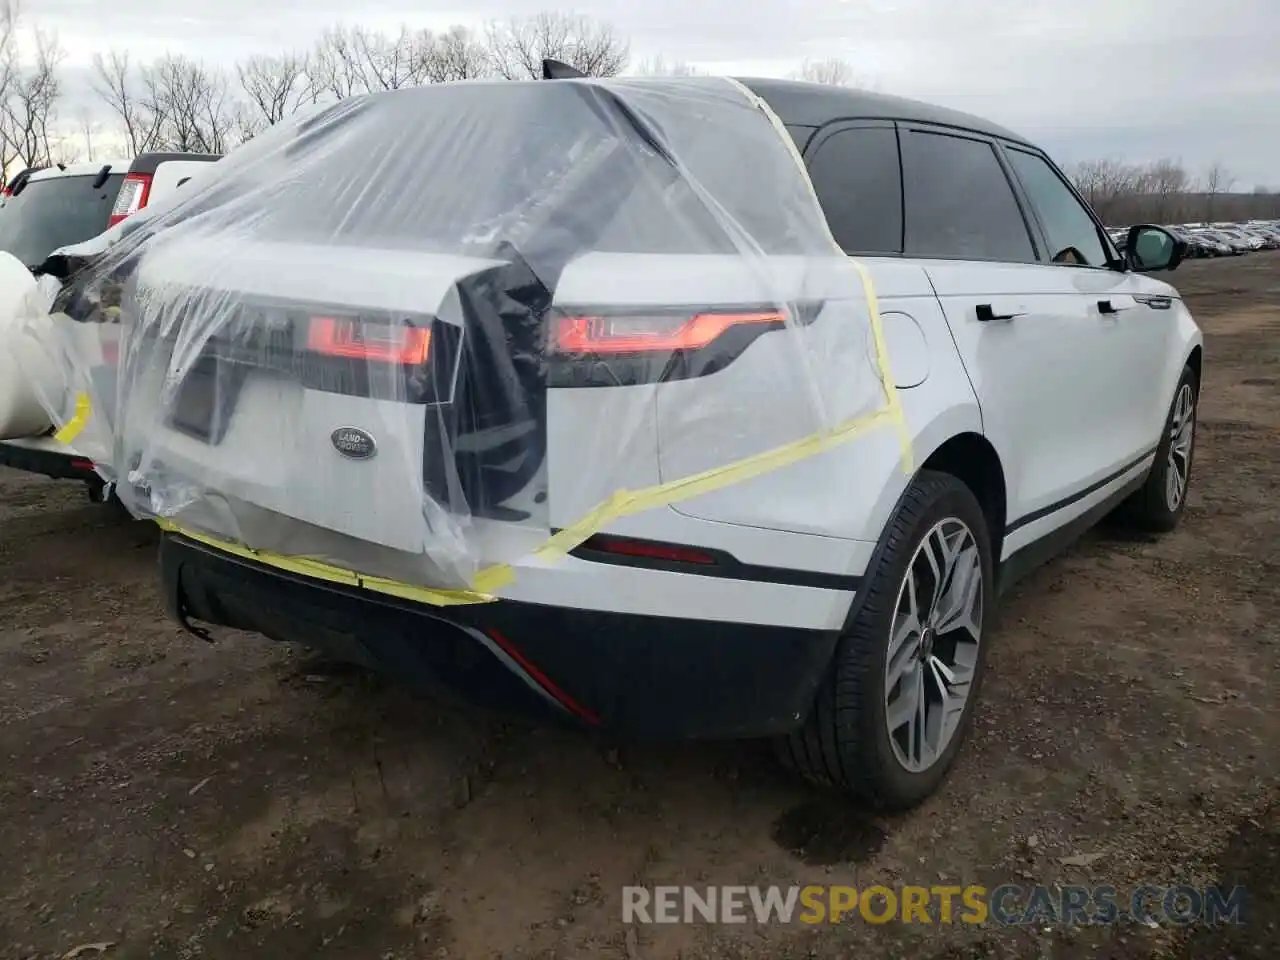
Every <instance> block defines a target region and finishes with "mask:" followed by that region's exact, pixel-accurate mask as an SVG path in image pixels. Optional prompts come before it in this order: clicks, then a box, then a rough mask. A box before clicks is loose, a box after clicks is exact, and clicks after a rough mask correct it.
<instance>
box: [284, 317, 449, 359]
mask: <svg viewBox="0 0 1280 960" xmlns="http://www.w3.org/2000/svg"><path fill="white" fill-rule="evenodd" d="M307 348H308V349H309V350H311V351H312V352H314V353H320V354H324V355H325V356H329V357H347V358H350V359H356V360H371V361H375V362H379V363H400V364H406V365H416V364H420V363H425V362H426V360H427V357H428V356H429V355H430V353H431V330H430V329H429V328H426V327H407V326H391V325H388V324H375V323H363V322H361V321H359V320H352V319H349V318H344V317H312V318H311V326H310V327H309V329H308V332H307Z"/></svg>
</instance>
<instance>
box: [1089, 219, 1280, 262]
mask: <svg viewBox="0 0 1280 960" xmlns="http://www.w3.org/2000/svg"><path fill="white" fill-rule="evenodd" d="M1165 229H1166V230H1168V231H1169V232H1170V233H1172V234H1173V235H1174V236H1176V237H1177V238H1178V239H1179V240H1182V241H1183V242H1184V243H1186V245H1187V255H1188V256H1190V257H1238V256H1243V255H1244V254H1246V253H1253V252H1254V251H1257V250H1280V220H1249V221H1247V222H1245V223H1179V224H1166V225H1165ZM1107 233H1108V234H1109V235H1110V237H1111V239H1112V241H1113V242H1114V243H1115V244H1116V246H1117V247H1118V248H1119V249H1122V250H1123V249H1124V244H1125V242H1126V238H1127V236H1128V233H1129V228H1128V227H1108V228H1107Z"/></svg>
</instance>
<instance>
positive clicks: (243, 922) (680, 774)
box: [0, 254, 1280, 960]
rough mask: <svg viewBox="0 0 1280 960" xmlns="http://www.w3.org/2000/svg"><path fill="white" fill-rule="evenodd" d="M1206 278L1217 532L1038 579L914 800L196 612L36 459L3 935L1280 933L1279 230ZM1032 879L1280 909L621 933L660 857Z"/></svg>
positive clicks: (1250, 953) (11, 643) (847, 871)
mask: <svg viewBox="0 0 1280 960" xmlns="http://www.w3.org/2000/svg"><path fill="white" fill-rule="evenodd" d="M1173 276H1174V279H1175V280H1176V281H1177V283H1178V285H1179V286H1180V288H1181V289H1182V290H1183V292H1184V294H1185V295H1186V296H1187V298H1188V300H1189V302H1190V303H1191V306H1192V309H1193V310H1194V311H1195V313H1196V315H1197V318H1198V319H1199V320H1200V322H1201V324H1202V326H1204V328H1205V330H1206V337H1207V343H1206V359H1205V370H1206V380H1205V384H1204V388H1203V391H1202V394H1201V411H1200V432H1199V441H1198V443H1199V445H1198V449H1197V458H1196V463H1195V466H1194V468H1193V480H1192V491H1191V497H1190V501H1189V505H1188V508H1187V514H1186V517H1185V519H1184V523H1183V525H1182V527H1181V528H1180V529H1179V530H1178V531H1177V532H1176V533H1175V534H1173V535H1170V536H1168V537H1166V538H1164V539H1161V540H1158V541H1157V540H1146V539H1134V538H1132V537H1128V538H1126V537H1123V536H1121V535H1119V534H1118V533H1116V532H1108V531H1103V532H1099V533H1095V534H1093V535H1090V536H1089V537H1088V538H1087V539H1086V540H1085V541H1083V542H1082V543H1081V544H1080V545H1079V546H1078V547H1076V548H1075V549H1074V550H1073V551H1072V552H1071V553H1069V554H1068V555H1066V556H1065V557H1063V558H1061V559H1060V560H1058V561H1056V562H1055V563H1053V564H1052V565H1050V566H1048V567H1046V568H1044V569H1042V570H1040V571H1039V572H1038V573H1037V574H1035V575H1033V576H1032V577H1031V578H1030V579H1029V580H1028V581H1026V582H1025V583H1024V584H1023V585H1022V586H1021V587H1020V588H1019V589H1018V590H1017V592H1016V594H1015V596H1014V597H1013V598H1011V600H1010V601H1008V602H1007V603H1006V604H1005V606H1004V608H1003V612H1002V620H1001V627H1000V630H999V632H998V633H997V634H996V635H995V636H994V638H993V639H992V641H991V642H992V643H993V646H992V648H991V651H990V661H989V664H990V672H989V674H988V677H987V681H986V687H985V689H984V696H983V702H982V704H981V705H980V707H979V710H978V714H977V723H976V727H975V737H974V739H973V741H972V742H971V744H970V746H969V747H968V748H967V749H966V751H965V752H964V754H963V755H962V758H961V761H960V763H959V765H958V767H957V770H956V772H955V774H954V775H953V776H952V778H951V779H950V780H949V782H948V783H947V785H946V786H945V788H944V789H943V790H942V792H941V793H940V794H939V795H938V796H936V797H935V798H933V799H932V800H931V801H929V802H928V803H927V804H926V805H925V806H924V807H923V808H921V809H920V810H918V811H916V812H915V813H913V814H911V815H908V816H904V817H895V818H891V819H880V818H875V817H872V816H870V815H867V814H865V813H863V812H860V811H859V810H857V809H851V808H849V807H847V806H844V805H842V804H840V803H839V802H838V801H834V800H833V799H831V798H830V797H827V796H824V795H823V794H821V793H817V792H812V791H808V790H806V789H804V788H803V787H802V786H799V785H797V784H796V783H795V782H793V781H791V780H790V779H788V778H787V777H786V776H785V775H784V774H782V773H781V772H779V771H778V770H777V768H776V767H775V766H774V764H773V762H772V760H771V757H770V755H769V753H768V751H767V749H765V748H763V747H761V746H760V745H757V744H712V745H706V744H693V745H690V744H643V745H629V744H616V743H610V742H606V741H601V740H598V739H595V738H592V737H590V736H588V735H585V734H580V733H577V732H574V731H566V730H560V729H549V728H540V727H536V726H531V725H528V724H524V723H521V722H513V721H510V720H504V719H501V718H498V717H495V716H492V715H489V714H484V713H480V712H478V711H475V710H471V709H467V708H463V707H457V706H453V705H441V704H436V703H432V702H429V701H423V700H421V699H415V698H414V697H412V696H410V695H409V694H407V693H405V692H403V691H401V690H399V689H397V688H395V687H394V686H393V685H388V684H386V683H382V682H380V681H377V680H375V679H373V678H370V677H368V676H366V675H363V674H361V673H359V672H356V671H353V670H348V669H343V668H341V667H339V666H338V665H334V664H330V663H327V662H324V661H322V660H319V659H317V658H316V657H315V656H313V655H311V654H309V653H307V652H305V651H300V650H295V649H291V648H285V647H277V646H274V645H272V644H270V643H269V642H267V641H265V640H261V639H260V638H256V637H251V636H243V635H238V634H233V633H230V632H223V633H220V634H219V642H218V643H217V644H216V645H214V646H209V645H205V644H203V643H201V642H200V641H197V640H195V639H193V638H191V637H189V636H187V635H185V634H183V633H182V632H181V631H180V630H179V629H178V628H177V627H175V626H174V625H173V624H172V623H170V622H169V621H168V620H166V619H165V618H164V616H163V614H162V611H161V609H160V605H159V603H158V601H157V597H156V590H155V585H154V576H155V552H154V546H155V541H156V535H155V532H154V530H153V528H152V527H151V526H150V525H148V524H142V523H129V522H124V521H121V520H118V519H115V518H113V516H112V515H111V514H110V513H109V512H107V511H105V510H103V509H102V508H95V507H92V506H90V505H88V504H87V503H85V498H84V494H83V492H82V491H81V490H80V489H79V488H78V487H76V486H75V485H65V484H56V483H53V482H49V481H44V480H39V479H32V478H28V477H26V476H23V475H21V474H17V473H13V472H9V471H5V470H3V469H0V762H3V764H4V773H3V776H2V777H0V870H2V871H3V873H2V874H0V957H3V958H5V960H8V958H15V960H17V958H22V960H26V958H31V957H39V958H46V957H49V958H52V957H63V956H64V955H66V954H67V953H68V952H69V951H71V952H74V950H75V948H77V947H80V946H84V945H88V944H97V945H99V946H101V945H103V944H111V946H109V947H107V948H106V951H105V953H104V954H103V955H104V956H106V957H108V958H114V957H144V956H155V957H166V958H168V957H173V958H178V957H197V956H199V957H235V958H270V960H283V958H292V957H352V958H361V960H365V958H368V960H380V958H396V960H400V958H411V957H430V958H434V957H455V958H456V957H468V958H469V957H477V958H488V957H499V956H501V957H508V958H516V957H528V958H535V957H537V958H561V957H565V958H568V957H584V958H586V957H602V958H619V960H622V958H626V960H635V958H645V960H660V958H675V957H683V958H686V960H691V958H701V957H707V958H711V957H723V958H752V957H760V958H765V957H768V958H788V957H809V956H813V957H823V958H825V957H840V956H846V957H854V956H857V957H859V958H868V960H870V958H878V957H921V958H926V960H928V958H937V960H942V958H957V960H958V958H964V957H975V958H976V957H1010V958H1015V957H1016V958H1023V957H1028V958H1030V957H1046V958H1084V957H1113V958H1140V957H1143V958H1145V957H1177V958H1192V957H1226V956H1228V955H1231V956H1235V957H1238V958H1243V957H1272V956H1274V955H1275V953H1274V951H1275V947H1274V943H1275V938H1276V937H1277V935H1280V928H1278V927H1277V923H1278V922H1280V895H1278V894H1277V882H1278V881H1277V879H1276V877H1277V875H1280V871H1278V870H1277V867H1280V807H1276V806H1273V805H1274V804H1276V801H1277V799H1278V798H1280V790H1278V789H1277V787H1278V784H1280V780H1278V779H1277V775H1278V774H1280V710H1278V709H1277V698H1276V695H1275V693H1274V685H1275V680H1276V673H1277V669H1276V660H1277V656H1278V655H1280V626H1277V623H1278V621H1280V586H1278V585H1277V584H1280V549H1278V548H1277V544H1280V494H1278V491H1280V254H1256V255H1253V256H1249V257H1245V258H1239V259H1233V260H1222V261H1196V262H1192V263H1190V264H1187V265H1185V266H1184V267H1183V268H1182V269H1181V270H1179V271H1178V272H1177V273H1176V274H1174V275H1173ZM1122 322H1123V321H1122ZM1085 854H1087V855H1095V854H1096V855H1098V856H1096V857H1095V856H1084V857H1082V856H1081V855H1085ZM1064 857H1066V858H1076V862H1077V863H1079V862H1082V861H1088V866H1087V867H1081V866H1076V865H1068V864H1063V862H1062V859H1063V858H1064ZM1001 882H1015V883H1022V884H1028V883H1035V882H1043V883H1055V882H1060V883H1087V884H1101V883H1110V884H1114V885H1116V886H1118V887H1121V888H1122V889H1123V888H1125V887H1128V886H1133V885H1137V884H1140V883H1144V882H1149V883H1153V884H1165V885H1168V884H1174V883H1189V884H1210V883H1225V884H1228V885H1231V884H1236V883H1240V884H1244V885H1246V886H1247V887H1248V888H1249V890H1250V893H1251V897H1252V902H1251V906H1250V909H1249V912H1248V914H1247V915H1246V920H1247V921H1248V922H1247V923H1246V925H1244V926H1243V927H1236V928H1222V929H1218V930H1208V929H1194V928H1193V929H1191V930H1189V931H1176V930H1172V929H1168V928H1165V929H1149V928H1146V927H1141V926H1136V927H1135V926H1125V927H1116V928H1088V929H1080V928H1078V929H1075V930H1055V931H1045V930H1043V929H1041V928H1038V927H1035V928H1020V929H999V928H993V927H990V926H986V927H965V926H960V925H956V926H932V927H922V926H911V927H906V926H899V925H889V926H873V925H870V924H867V923H864V922H863V921H861V920H860V919H856V918H854V919H852V920H849V921H847V922H846V923H844V924H842V925H840V926H838V927H825V928H807V927H801V926H799V925H797V926H794V927H791V926H787V927H783V926H771V927H758V926H756V925H754V924H750V925H747V926H730V927H708V926H703V925H690V926H683V925H680V926H663V927H642V928H638V929H635V930H633V931H632V932H631V933H630V934H628V932H627V931H626V930H624V928H623V927H622V926H621V924H620V914H621V910H620V904H621V893H620V891H621V888H622V886H624V885H626V884H632V883H641V884H649V885H653V884H663V883H674V884H696V885H704V884H713V883H718V884H769V883H778V884H785V885H790V884H792V883H823V884H850V885H854V886H858V887H865V886H868V885H871V884H875V883H883V884H887V885H890V886H893V885H895V884H913V883H922V884H925V885H930V884H938V883H952V884H969V883H978V884H985V885H987V886H989V887H990V886H995V885H997V884H999V883H1001ZM96 955H97V952H96V951H95V950H92V949H91V950H87V951H83V952H81V953H80V954H79V956H82V957H92V956H96Z"/></svg>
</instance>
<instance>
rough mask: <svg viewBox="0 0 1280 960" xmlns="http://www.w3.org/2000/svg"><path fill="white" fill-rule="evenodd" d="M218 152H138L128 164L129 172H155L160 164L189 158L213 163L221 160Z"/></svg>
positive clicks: (199, 161) (198, 161)
mask: <svg viewBox="0 0 1280 960" xmlns="http://www.w3.org/2000/svg"><path fill="white" fill-rule="evenodd" d="M221 159H222V154H219V153H140V154H138V156H137V157H135V158H134V161H133V163H131V164H129V172H130V173H155V172H156V170H158V169H159V168H160V164H162V163H168V162H170V161H171V160H190V161H195V162H197V163H213V162H214V161H216V160H221Z"/></svg>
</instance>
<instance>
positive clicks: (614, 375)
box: [550, 310, 786, 387]
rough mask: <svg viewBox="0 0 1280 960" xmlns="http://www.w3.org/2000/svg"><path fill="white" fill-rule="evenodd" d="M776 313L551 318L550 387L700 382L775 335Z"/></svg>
mask: <svg viewBox="0 0 1280 960" xmlns="http://www.w3.org/2000/svg"><path fill="white" fill-rule="evenodd" d="M785 318H786V315H785V314H783V313H782V312H781V311H778V310H758V311H757V310H746V311H723V312H722V311H705V312H698V313H691V312H684V313H673V312H658V311H655V312H653V313H648V314H637V313H635V312H634V311H626V312H621V311H619V312H609V311H600V312H595V311H593V312H592V313H589V314H588V313H575V314H574V315H572V316H556V317H553V318H552V321H551V323H552V326H551V336H550V341H551V344H550V355H551V356H550V361H551V362H550V384H551V386H553V387H594V386H600V387H615V386H629V385H633V384H640V383H659V382H664V381H667V380H683V379H688V378H691V377H700V376H706V375H707V374H710V373H714V372H715V371H717V370H720V369H722V368H723V367H725V366H727V365H728V364H729V363H731V362H733V360H735V359H736V358H737V357H738V356H740V355H741V354H742V352H743V351H744V350H746V348H747V347H748V346H750V345H751V344H752V343H753V342H754V341H755V340H756V338H757V337H759V336H761V335H762V334H765V333H767V332H769V331H770V330H779V329H782V327H783V326H784V325H785Z"/></svg>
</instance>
